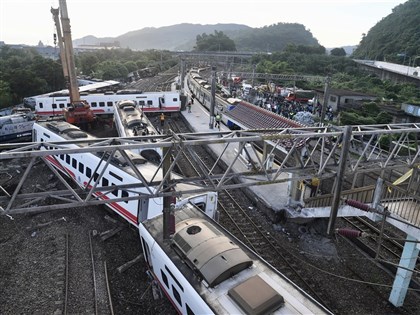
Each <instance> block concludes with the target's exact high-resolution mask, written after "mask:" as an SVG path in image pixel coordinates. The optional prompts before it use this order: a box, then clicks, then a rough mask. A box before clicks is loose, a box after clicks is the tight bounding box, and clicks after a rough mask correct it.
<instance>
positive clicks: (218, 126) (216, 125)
mask: <svg viewBox="0 0 420 315" xmlns="http://www.w3.org/2000/svg"><path fill="white" fill-rule="evenodd" d="M221 121H222V114H220V113H217V115H216V124H215V125H214V126H215V127H217V128H218V129H219V130H220V122H221Z"/></svg>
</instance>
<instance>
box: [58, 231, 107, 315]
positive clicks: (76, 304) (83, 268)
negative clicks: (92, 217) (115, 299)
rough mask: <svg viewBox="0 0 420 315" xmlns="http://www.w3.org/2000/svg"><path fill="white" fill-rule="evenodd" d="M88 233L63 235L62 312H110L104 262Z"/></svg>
mask: <svg viewBox="0 0 420 315" xmlns="http://www.w3.org/2000/svg"><path fill="white" fill-rule="evenodd" d="M96 242H97V241H96V240H95V239H93V238H92V232H90V233H89V234H88V235H69V234H66V237H65V257H64V261H65V272H64V300H63V301H64V302H63V314H114V312H113V309H112V300H111V295H110V292H109V284H108V275H107V269H106V264H105V263H104V262H103V260H102V257H101V256H102V255H101V253H100V252H99V251H97V250H95V243H96Z"/></svg>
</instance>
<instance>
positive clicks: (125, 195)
mask: <svg viewBox="0 0 420 315" xmlns="http://www.w3.org/2000/svg"><path fill="white" fill-rule="evenodd" d="M128 196H129V194H128V192H127V191H126V190H122V191H121V198H126V197H128ZM124 202H125V203H128V201H127V200H124Z"/></svg>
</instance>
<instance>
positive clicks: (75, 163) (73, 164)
mask: <svg viewBox="0 0 420 315" xmlns="http://www.w3.org/2000/svg"><path fill="white" fill-rule="evenodd" d="M71 166H73V168H75V169H76V168H77V160H76V159H75V158H72V159H71Z"/></svg>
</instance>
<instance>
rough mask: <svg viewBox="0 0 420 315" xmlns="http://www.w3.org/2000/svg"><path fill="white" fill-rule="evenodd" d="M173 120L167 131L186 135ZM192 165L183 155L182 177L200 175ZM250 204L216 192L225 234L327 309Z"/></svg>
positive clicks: (203, 162) (236, 194)
mask: <svg viewBox="0 0 420 315" xmlns="http://www.w3.org/2000/svg"><path fill="white" fill-rule="evenodd" d="M175 121H176V120H172V124H171V129H172V130H174V131H175V132H186V131H183V130H181V128H185V124H176V123H175ZM198 150H200V151H201V150H202V151H203V152H201V153H200V154H199V155H200V159H201V165H213V164H214V160H213V159H212V158H211V157H210V154H208V152H207V151H206V150H205V149H204V148H200V149H198ZM201 157H203V158H201ZM207 162H210V163H207ZM195 164H196V163H195V162H194V161H193V160H192V159H191V158H190V157H189V155H188V153H187V152H184V159H183V160H181V161H180V163H179V164H178V167H179V168H180V171H181V172H182V173H183V175H184V176H197V175H200V172H201V171H200V170H199V169H198V168H197V167H195ZM220 167H221V166H220ZM207 171H210V169H209V168H207ZM252 204H253V202H252V201H250V200H249V199H248V197H246V196H245V194H243V193H242V192H238V191H237V190H235V192H232V193H231V192H229V191H228V190H221V191H219V192H218V209H219V211H221V212H220V220H219V221H220V223H221V224H222V225H223V226H224V227H225V229H226V230H227V231H228V232H229V233H231V234H233V235H234V236H235V237H237V238H238V239H240V240H241V241H242V242H243V243H244V244H246V245H247V246H248V247H250V248H251V249H252V250H253V251H254V252H256V253H257V254H258V255H260V256H261V257H262V258H263V259H264V260H266V261H267V262H268V263H269V264H271V265H272V266H274V267H275V268H276V269H277V270H279V271H280V272H282V273H283V274H284V275H286V276H287V277H288V278H290V279H291V280H292V281H293V282H295V283H296V284H297V285H298V286H299V287H301V288H302V289H304V290H305V291H307V292H308V293H309V294H310V295H311V296H313V297H314V298H316V299H317V300H318V301H319V302H320V303H322V304H323V305H324V306H325V307H327V308H330V307H329V306H330V305H331V303H330V301H328V300H327V295H326V294H322V293H321V292H322V289H321V288H320V287H319V286H318V285H315V284H314V283H311V282H310V281H309V280H310V279H309V277H307V276H305V275H304V273H302V271H301V270H300V267H299V264H297V263H296V262H295V261H296V260H300V259H297V258H296V257H293V255H291V254H290V253H288V252H289V251H288V250H287V249H286V248H284V247H283V246H281V245H280V243H279V240H278V238H276V237H275V234H276V232H275V231H273V229H272V228H269V226H271V225H270V224H268V223H267V218H264V219H263V221H262V220H261V215H260V214H258V215H257V212H258V209H256V208H255V207H254V206H250V205H252ZM252 212H253V213H254V215H255V216H254V215H253V214H252ZM286 253H288V254H286Z"/></svg>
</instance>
